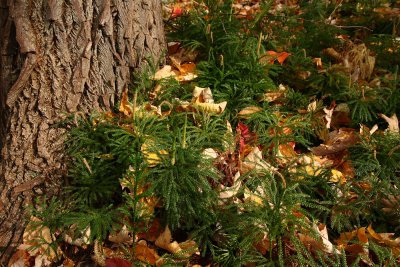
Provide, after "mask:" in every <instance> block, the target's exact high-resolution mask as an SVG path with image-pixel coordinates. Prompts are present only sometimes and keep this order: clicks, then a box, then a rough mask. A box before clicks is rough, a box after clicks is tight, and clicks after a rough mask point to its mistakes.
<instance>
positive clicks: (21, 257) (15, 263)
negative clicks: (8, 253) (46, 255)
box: [8, 249, 31, 267]
mask: <svg viewBox="0 0 400 267" xmlns="http://www.w3.org/2000/svg"><path fill="white" fill-rule="evenodd" d="M30 257H31V256H30V255H29V253H28V252H27V251H26V250H24V249H18V250H17V251H16V252H15V253H14V254H13V255H12V257H11V259H10V260H9V262H8V266H9V267H25V266H29V265H30V264H29V259H30Z"/></svg>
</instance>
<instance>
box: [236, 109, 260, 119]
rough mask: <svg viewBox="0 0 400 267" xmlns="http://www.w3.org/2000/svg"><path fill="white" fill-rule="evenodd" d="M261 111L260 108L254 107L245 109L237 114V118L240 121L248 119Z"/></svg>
mask: <svg viewBox="0 0 400 267" xmlns="http://www.w3.org/2000/svg"><path fill="white" fill-rule="evenodd" d="M262 110H263V109H262V108H260V107H256V106H250V107H246V108H244V109H242V110H241V111H240V112H239V113H238V117H239V118H240V119H248V118H250V117H251V115H253V114H255V113H257V112H260V111H262Z"/></svg>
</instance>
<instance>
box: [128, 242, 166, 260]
mask: <svg viewBox="0 0 400 267" xmlns="http://www.w3.org/2000/svg"><path fill="white" fill-rule="evenodd" d="M134 256H135V258H136V259H138V260H140V261H142V262H145V263H147V264H150V265H152V266H154V265H155V264H156V262H157V260H158V259H159V258H160V256H159V255H158V254H157V252H156V251H155V250H154V249H151V248H149V247H148V246H147V244H146V243H145V242H142V243H139V244H136V245H135V247H134Z"/></svg>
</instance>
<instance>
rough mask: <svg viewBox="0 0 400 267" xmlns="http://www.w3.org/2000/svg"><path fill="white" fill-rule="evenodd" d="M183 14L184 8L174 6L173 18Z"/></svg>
mask: <svg viewBox="0 0 400 267" xmlns="http://www.w3.org/2000/svg"><path fill="white" fill-rule="evenodd" d="M182 14H183V9H182V8H181V7H174V8H173V10H172V14H171V18H177V17H179V16H182Z"/></svg>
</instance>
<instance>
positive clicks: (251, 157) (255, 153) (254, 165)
mask: <svg viewBox="0 0 400 267" xmlns="http://www.w3.org/2000/svg"><path fill="white" fill-rule="evenodd" d="M252 170H256V171H267V172H272V171H274V170H276V168H274V167H273V166H271V165H270V164H269V163H268V162H266V161H264V160H263V156H262V152H261V150H260V149H259V148H258V147H257V146H256V147H254V148H253V149H252V150H251V152H250V153H249V154H247V156H246V157H245V158H244V160H243V162H242V164H241V172H242V173H243V174H245V173H248V172H249V171H252Z"/></svg>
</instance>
